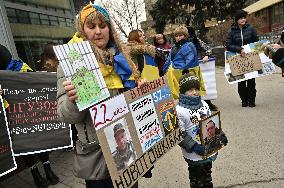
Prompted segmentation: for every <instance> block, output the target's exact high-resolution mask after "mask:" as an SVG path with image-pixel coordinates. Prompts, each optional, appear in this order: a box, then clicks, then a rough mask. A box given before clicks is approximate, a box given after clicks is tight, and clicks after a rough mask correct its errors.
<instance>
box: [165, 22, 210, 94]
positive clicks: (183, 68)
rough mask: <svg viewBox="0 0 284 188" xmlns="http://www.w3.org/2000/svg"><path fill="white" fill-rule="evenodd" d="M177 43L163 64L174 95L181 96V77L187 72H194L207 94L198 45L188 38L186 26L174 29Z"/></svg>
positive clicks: (203, 91)
mask: <svg viewBox="0 0 284 188" xmlns="http://www.w3.org/2000/svg"><path fill="white" fill-rule="evenodd" d="M174 36H175V44H174V46H173V47H172V48H171V51H170V54H169V56H168V58H167V60H166V63H165V64H164V66H163V73H165V75H166V77H167V79H168V82H169V86H170V88H171V92H172V94H173V97H174V98H175V99H177V98H178V97H179V86H178V80H179V78H180V77H181V76H182V75H183V74H186V73H190V72H191V73H193V74H194V75H196V76H197V78H198V79H199V81H200V94H201V95H202V96H204V95H206V89H205V84H204V80H203V78H202V74H201V71H200V67H199V62H198V54H197V50H196V47H195V46H194V44H193V43H192V42H190V41H189V40H188V37H189V34H188V30H187V28H186V27H184V26H179V27H177V28H176V29H175V31H174Z"/></svg>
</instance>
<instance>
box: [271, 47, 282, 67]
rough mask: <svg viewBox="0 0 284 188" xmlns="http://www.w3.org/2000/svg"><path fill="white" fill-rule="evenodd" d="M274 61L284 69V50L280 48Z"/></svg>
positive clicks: (273, 58)
mask: <svg viewBox="0 0 284 188" xmlns="http://www.w3.org/2000/svg"><path fill="white" fill-rule="evenodd" d="M272 61H273V63H274V64H275V65H277V66H278V67H280V68H282V69H283V68H284V48H279V49H278V50H277V51H276V52H275V53H274V54H273V56H272Z"/></svg>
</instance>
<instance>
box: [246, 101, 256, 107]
mask: <svg viewBox="0 0 284 188" xmlns="http://www.w3.org/2000/svg"><path fill="white" fill-rule="evenodd" d="M248 106H249V107H252V108H253V107H255V106H256V105H255V102H254V101H253V102H249V103H248Z"/></svg>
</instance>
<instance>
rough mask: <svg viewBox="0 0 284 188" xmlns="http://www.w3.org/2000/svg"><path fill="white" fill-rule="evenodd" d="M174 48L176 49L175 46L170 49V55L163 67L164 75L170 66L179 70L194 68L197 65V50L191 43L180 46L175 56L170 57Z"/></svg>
mask: <svg viewBox="0 0 284 188" xmlns="http://www.w3.org/2000/svg"><path fill="white" fill-rule="evenodd" d="M174 48H176V45H174V46H173V47H172V48H171V51H170V54H169V56H168V58H167V60H166V63H165V64H164V66H163V72H164V73H166V72H167V70H168V68H169V67H170V65H171V64H172V66H173V68H174V69H180V70H184V69H190V68H194V67H196V66H198V65H199V63H198V56H197V50H196V48H195V46H194V44H193V43H192V42H185V43H184V44H182V46H181V47H180V49H179V50H178V52H177V53H176V55H175V56H174V57H172V56H173V53H172V52H173V50H174Z"/></svg>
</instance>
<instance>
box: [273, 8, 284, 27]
mask: <svg viewBox="0 0 284 188" xmlns="http://www.w3.org/2000/svg"><path fill="white" fill-rule="evenodd" d="M283 20H284V4H283V3H278V4H277V5H275V6H273V8H272V23H273V24H275V23H281V22H282V21H283Z"/></svg>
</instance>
